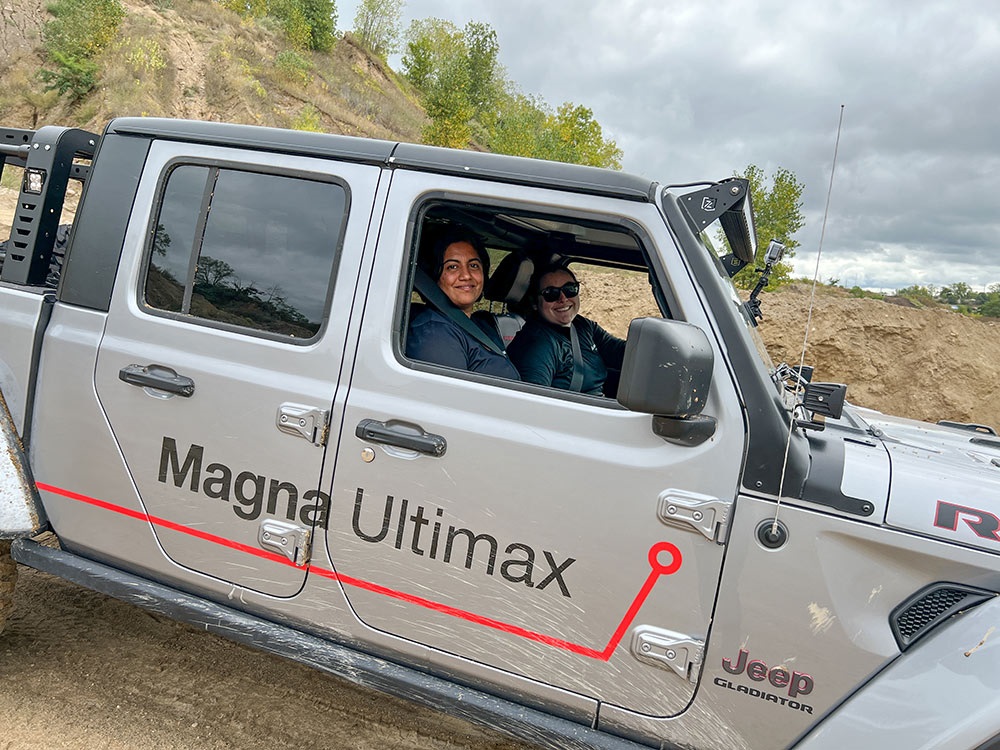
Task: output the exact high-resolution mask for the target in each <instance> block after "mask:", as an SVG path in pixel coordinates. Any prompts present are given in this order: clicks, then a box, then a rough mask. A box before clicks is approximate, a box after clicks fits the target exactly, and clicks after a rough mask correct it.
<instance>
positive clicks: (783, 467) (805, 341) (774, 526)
mask: <svg viewBox="0 0 1000 750" xmlns="http://www.w3.org/2000/svg"><path fill="white" fill-rule="evenodd" d="M843 127H844V105H843V104H841V105H840V119H839V121H838V122H837V141H836V143H835V144H834V146H833V164H832V165H831V166H830V184H829V186H828V187H827V189H826V207H825V208H824V209H823V226H822V228H821V229H820V232H819V247H818V248H817V249H816V270H815V271H813V280H812V292H811V293H810V295H809V313H808V314H807V315H806V331H805V335H804V336H803V337H802V356H801V357H799V369H798V372H799V373H800V374H801V372H802V367H803V365H805V362H806V349H807V348H808V346H809V329H810V327H811V326H812V314H813V305H814V304H815V302H816V284H817V282H818V280H819V259H820V258H821V257H822V255H823V238H824V237H826V219H827V217H828V216H829V215H830V196H831V195H832V194H833V176H834V174H836V172H837V154H838V152H839V151H840V132H841V130H842V129H843ZM800 387H801V380H796V382H795V390H796V393H798V390H799V388H800ZM794 429H795V419H794V407H793V414H792V415H791V416H790V417H789V419H788V439H787V440H785V459H784V461H783V462H782V464H781V482H780V484H779V485H778V502H777V504H776V505H775V506H774V519H773V520H772V521H771V534H772V535H776V534H777V533H778V511H779V510H781V496H782V494H783V493H784V491H785V470H786V469H787V468H788V451H789V448H791V445H792V430H794Z"/></svg>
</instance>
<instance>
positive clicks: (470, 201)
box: [392, 190, 680, 410]
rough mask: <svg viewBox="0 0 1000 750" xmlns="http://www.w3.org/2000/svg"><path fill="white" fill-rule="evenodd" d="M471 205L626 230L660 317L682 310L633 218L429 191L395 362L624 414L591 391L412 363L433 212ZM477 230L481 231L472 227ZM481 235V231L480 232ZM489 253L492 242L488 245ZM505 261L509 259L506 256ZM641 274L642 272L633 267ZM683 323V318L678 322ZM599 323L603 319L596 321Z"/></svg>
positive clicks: (405, 264)
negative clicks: (409, 352)
mask: <svg viewBox="0 0 1000 750" xmlns="http://www.w3.org/2000/svg"><path fill="white" fill-rule="evenodd" d="M448 204H451V205H455V206H462V205H468V206H473V207H477V208H483V209H487V210H489V211H490V212H492V213H512V214H515V215H518V214H519V215H524V216H534V217H537V218H546V219H558V220H562V221H565V222H566V223H581V224H583V223H587V224H592V225H593V224H596V225H604V226H607V227H608V228H615V229H621V230H622V232H623V233H627V234H629V235H631V236H632V237H633V239H634V240H635V241H636V244H637V245H638V247H639V251H640V253H641V255H642V259H643V261H644V263H645V268H646V274H647V278H648V279H649V282H650V297H651V299H652V301H653V302H654V303H655V304H656V306H657V308H658V309H659V310H660V315H661V317H672V316H671V315H670V311H671V310H679V309H680V305H679V303H678V301H677V297H676V295H675V294H674V292H673V290H672V289H671V288H670V284H669V278H668V276H667V274H666V273H665V269H663V268H662V262H661V260H660V258H659V256H658V255H657V254H656V253H651V251H650V248H654V247H656V245H655V242H654V241H653V239H652V236H651V234H650V232H648V231H647V230H646V229H645V228H644V227H643V226H642V225H641V224H640V223H639V222H638V221H636V220H635V219H633V218H631V217H630V216H628V215H626V214H623V213H620V212H614V211H608V212H603V213H598V212H596V211H593V210H584V209H573V208H570V207H566V206H558V207H556V206H553V205H552V204H551V203H548V202H542V201H537V202H532V201H525V200H523V199H522V200H509V199H502V198H496V197H490V196H485V195H482V194H475V193H468V194H462V193H458V192H456V191H453V190H448V191H430V192H427V193H424V194H423V195H421V196H420V198H419V200H417V201H415V202H414V205H413V207H412V208H411V210H410V215H409V218H408V221H407V230H406V249H405V251H404V252H403V254H402V269H401V273H400V275H399V284H398V288H397V302H396V305H395V311H394V313H393V336H392V350H393V354H394V356H395V358H396V361H397V362H399V363H400V364H401V365H403V366H404V367H407V368H409V369H411V370H416V371H418V372H426V373H431V374H435V375H442V376H445V377H451V378H458V379H461V380H470V381H473V382H479V383H483V384H486V385H491V386H494V387H500V388H504V389H507V390H514V391H522V392H527V393H535V394H540V395H544V396H547V397H549V398H556V399H559V400H563V401H571V402H576V403H583V404H588V405H591V406H600V407H603V408H608V409H614V410H623V409H624V407H623V406H621V405H620V404H619V403H618V402H617V400H615V399H614V398H609V397H607V396H595V395H591V394H586V393H578V392H575V391H569V390H566V389H563V388H556V387H554V386H544V385H538V384H535V383H527V382H525V381H522V380H507V379H505V378H499V377H495V376H492V375H484V374H481V373H476V372H471V371H468V370H458V369H454V368H451V367H446V366H444V365H439V364H435V363H433V362H427V361H424V360H417V359H411V358H409V357H407V356H406V337H407V334H408V331H409V324H410V309H411V306H412V304H413V302H412V297H413V295H414V293H415V289H414V283H415V279H414V275H415V270H416V267H417V262H418V256H419V250H420V244H421V236H422V232H423V229H424V226H425V224H426V222H427V221H428V217H427V215H428V213H429V212H430V211H431V210H432V209H433V208H434V207H435V206H440V205H448ZM473 231H476V230H475V228H473ZM476 233H477V234H479V235H482V234H483V233H482V232H481V231H477V232H476ZM486 245H487V249H489V243H488V242H487V243H486ZM504 257H506V256H504ZM490 265H491V272H492V271H495V265H494V264H492V263H491V264H490ZM581 266H592V267H598V268H600V267H611V268H613V267H614V266H613V265H612V264H608V266H602V265H601V264H598V263H593V262H588V261H587V260H586V259H581V260H577V261H574V262H573V263H572V264H571V265H570V268H571V269H574V267H575V270H578V269H579V268H580V267H581ZM633 270H638V269H633ZM678 319H680V318H678ZM597 322H598V323H600V321H597Z"/></svg>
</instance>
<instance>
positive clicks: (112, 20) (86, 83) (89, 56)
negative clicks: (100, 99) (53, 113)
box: [39, 0, 125, 101]
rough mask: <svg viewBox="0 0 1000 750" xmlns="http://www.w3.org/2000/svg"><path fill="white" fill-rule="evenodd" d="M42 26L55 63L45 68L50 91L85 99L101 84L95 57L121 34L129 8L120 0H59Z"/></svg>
mask: <svg viewBox="0 0 1000 750" xmlns="http://www.w3.org/2000/svg"><path fill="white" fill-rule="evenodd" d="M49 12H50V13H52V15H53V16H54V18H53V19H52V20H51V21H49V22H47V23H46V24H45V26H44V27H43V28H42V43H43V45H44V47H45V52H46V54H47V55H48V58H49V60H51V61H52V62H53V63H54V64H55V66H54V69H52V68H42V70H41V71H39V77H40V78H41V79H42V81H44V82H45V83H46V84H47V85H46V88H45V90H46V91H58V92H59V93H60V94H68V95H69V96H70V98H72V99H73V100H74V101H77V100H80V99H82V98H83V97H84V96H86V95H87V94H88V93H90V91H91V90H92V89H93V88H94V86H95V85H97V70H98V68H97V64H96V63H95V62H93V58H94V57H95V56H96V55H97V54H98V53H99V52H100V51H101V50H103V49H104V48H105V47H107V46H108V45H109V44H110V43H111V41H112V40H113V39H114V38H115V37H116V36H117V35H118V27H119V26H120V25H121V21H122V19H123V18H124V17H125V8H124V7H122V4H121V3H120V2H119V1H118V0H57V1H56V2H55V3H53V4H52V5H50V6H49Z"/></svg>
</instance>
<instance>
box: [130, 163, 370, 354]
mask: <svg viewBox="0 0 1000 750" xmlns="http://www.w3.org/2000/svg"><path fill="white" fill-rule="evenodd" d="M186 166H192V167H203V168H207V169H208V170H210V171H211V170H212V169H216V170H218V172H220V173H221V172H222V171H224V170H229V171H237V172H244V173H251V174H260V175H267V176H275V177H287V178H292V179H298V180H303V181H307V182H316V183H323V184H327V185H335V186H337V187H339V188H340V189H341V190H342V191H343V197H344V210H343V217H342V220H341V222H340V228H339V232H338V235H337V237H336V238H335V241H333V242H332V244H331V252H332V253H333V257H332V262H331V264H330V274H329V276H328V278H327V290H326V296H325V298H324V299H323V307H322V311H323V312H322V317H321V319H320V321H319V327H318V328H317V329H316V332H315V333H314V334H313V335H312V336H310V337H308V338H300V337H297V336H292V335H289V334H283V333H277V332H274V331H268V330H265V329H262V328H253V327H251V326H242V325H237V324H235V323H226V322H224V321H220V320H214V319H212V318H204V317H201V316H199V315H194V314H191V313H183V312H175V311H172V310H164V309H163V308H159V307H155V306H153V305H151V304H149V302H148V301H147V300H146V284H147V282H148V276H149V269H150V266H151V264H152V257H153V240H154V238H155V236H156V228H157V226H158V223H159V219H160V214H161V211H162V208H163V200H164V196H165V193H166V189H167V185H168V183H169V180H170V176H171V174H172V173H173V172H174V171H175V170H176V169H178V168H179V167H186ZM351 199H352V195H351V188H350V184H349V183H348V182H347V180H345V179H343V178H341V177H339V176H337V175H334V174H329V173H325V172H315V171H312V170H307V169H296V168H292V167H290V168H286V167H273V166H269V165H265V164H251V163H247V162H242V161H237V160H232V159H213V158H207V157H197V156H176V157H172V158H170V159H168V160H167V161H166V163H164V165H163V167H162V169H161V171H160V174H159V175H158V176H157V178H156V189H155V193H154V198H153V210H152V211H151V212H150V216H149V223H148V225H147V226H146V230H145V233H144V238H143V249H142V261H141V263H142V265H141V267H140V273H139V279H138V283H137V284H136V288H135V295H136V304H137V305H138V307H139V309H140V310H142V311H143V312H144V313H146V314H148V315H151V316H153V317H158V318H166V319H169V320H175V321H178V322H183V323H189V324H192V325H198V326H202V327H206V328H211V329H215V330H220V331H228V332H231V333H236V334H240V335H243V336H251V337H253V338H258V339H265V340H268V341H276V342H281V343H286V344H293V345H295V346H310V345H312V344H315V343H316V342H317V341H319V340H320V339H321V338H322V337H323V336H324V334H325V333H326V330H327V328H328V325H329V319H330V307H331V302H332V300H333V294H334V291H335V287H336V282H337V278H338V275H339V270H340V261H341V257H342V255H343V250H344V239H345V236H346V234H347V226H348V222H349V221H350V218H351V203H352V200H351ZM211 208H212V203H211V202H209V203H208V204H205V203H204V202H203V203H202V205H201V207H200V209H199V213H198V216H197V217H195V218H196V226H197V231H199V232H201V234H202V241H203V240H204V231H205V227H206V224H207V220H208V217H209V214H210V213H211ZM198 248H199V254H198V257H199V258H200V257H201V251H202V249H203V244H202V243H199V246H198ZM193 257H194V256H193V250H192V251H189V252H188V260H189V262H190V261H191V260H192V259H193ZM192 289H193V283H192ZM184 293H185V295H187V294H188V279H185V283H184Z"/></svg>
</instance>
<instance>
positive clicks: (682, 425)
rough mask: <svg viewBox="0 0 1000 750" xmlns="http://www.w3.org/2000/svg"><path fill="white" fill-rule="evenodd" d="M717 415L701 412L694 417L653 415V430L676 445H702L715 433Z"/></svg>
mask: <svg viewBox="0 0 1000 750" xmlns="http://www.w3.org/2000/svg"><path fill="white" fill-rule="evenodd" d="M716 426H717V421H716V419H715V417H709V416H705V415H703V414H699V415H697V416H693V417H662V416H657V415H654V416H653V432H654V433H655V434H656V435H659V436H660V437H661V438H663V439H664V440H666V441H667V442H668V443H673V444H674V445H687V446H694V445H701V444H702V443H704V442H705V441H706V440H708V439H709V438H710V437H712V435H714V434H715V428H716Z"/></svg>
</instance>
